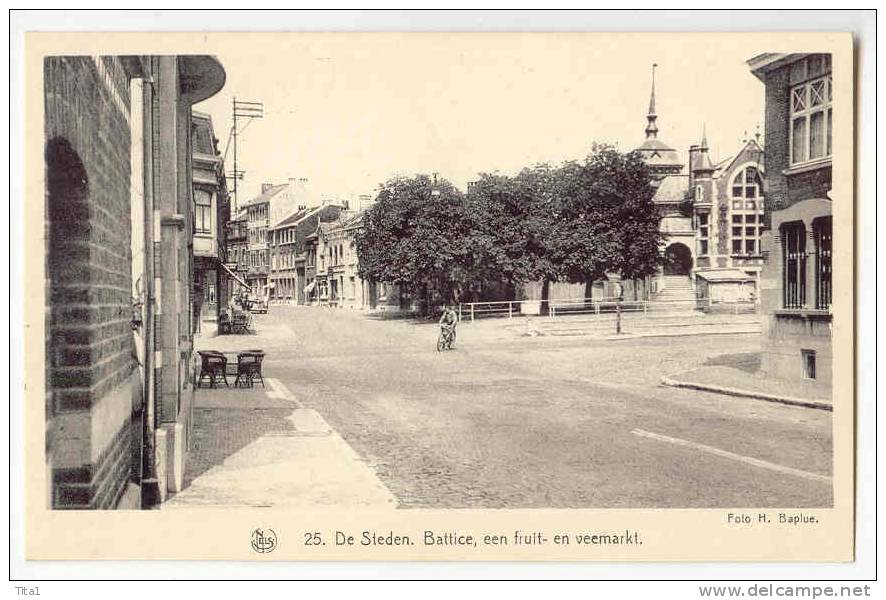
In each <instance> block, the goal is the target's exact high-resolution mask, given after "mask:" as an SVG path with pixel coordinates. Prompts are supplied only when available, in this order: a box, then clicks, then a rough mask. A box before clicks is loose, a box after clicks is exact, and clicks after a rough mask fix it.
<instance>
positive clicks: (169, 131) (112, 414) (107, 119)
mask: <svg viewBox="0 0 886 600" xmlns="http://www.w3.org/2000/svg"><path fill="white" fill-rule="evenodd" d="M224 81H225V72H224V69H223V68H222V66H221V64H220V63H219V62H218V61H217V60H216V59H215V58H213V57H210V56H199V55H191V56H172V55H168V56H95V57H89V56H76V57H73V56H57V57H47V58H46V59H45V60H44V97H45V120H44V134H45V168H46V190H45V192H46V193H45V223H46V249H45V256H46V262H45V268H46V271H45V272H46V281H45V288H46V313H45V315H46V316H45V327H46V343H45V357H46V378H45V381H46V463H47V494H48V498H47V501H48V503H49V505H50V506H51V507H53V508H81V509H82V508H92V509H110V508H138V507H140V506H141V507H146V506H152V505H154V504H156V503H158V502H160V501H162V500H163V499H164V498H165V497H166V494H167V493H169V492H175V491H178V490H179V489H180V488H181V485H182V474H183V472H184V461H185V458H186V455H187V450H188V447H189V445H190V439H189V435H188V434H189V432H190V415H191V406H192V397H193V390H194V387H193V385H194V384H193V382H194V369H193V366H194V365H193V357H192V339H193V331H194V323H195V320H194V314H193V302H192V293H193V286H192V282H193V272H194V266H193V254H192V244H193V231H194V208H193V207H194V198H193V185H192V182H193V174H192V157H193V147H192V143H193V140H192V129H191V106H192V105H193V104H195V103H197V102H200V101H202V100H204V99H206V98H208V97H210V96H212V95H213V94H215V93H216V92H218V91H219V90H220V89H221V87H222V86H223V85H224ZM148 82H149V84H148Z"/></svg>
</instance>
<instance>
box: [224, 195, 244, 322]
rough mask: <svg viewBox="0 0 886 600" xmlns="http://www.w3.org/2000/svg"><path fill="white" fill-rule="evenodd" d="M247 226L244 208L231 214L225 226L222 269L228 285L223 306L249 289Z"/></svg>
mask: <svg viewBox="0 0 886 600" xmlns="http://www.w3.org/2000/svg"><path fill="white" fill-rule="evenodd" d="M247 226H248V221H247V211H246V210H245V209H243V210H240V211H238V212H237V214H236V215H233V216H232V217H231V219H230V220H229V221H228V222H227V224H226V226H225V244H226V246H227V251H226V252H225V258H226V262H225V263H224V270H225V272H226V273H228V275H229V277H230V284H229V285H228V295H227V296H226V297H225V299H224V301H223V303H224V307H229V306H231V303H232V301H233V299H234V296H235V295H238V294H242V293H248V292H249V290H250V287H249V285H248V284H247V282H246V275H247V273H248V271H249V242H248V235H247Z"/></svg>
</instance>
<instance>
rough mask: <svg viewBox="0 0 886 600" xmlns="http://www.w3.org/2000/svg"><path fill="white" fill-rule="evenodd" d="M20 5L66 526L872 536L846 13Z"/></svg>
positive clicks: (47, 359) (243, 554)
mask: <svg viewBox="0 0 886 600" xmlns="http://www.w3.org/2000/svg"><path fill="white" fill-rule="evenodd" d="M30 35H31V37H30V38H29V40H28V41H29V45H28V60H29V62H28V65H29V66H30V67H34V68H35V71H32V72H29V75H30V76H31V80H30V85H29V87H28V92H33V91H36V90H39V92H40V93H41V94H42V95H41V97H40V98H37V97H33V96H27V94H26V97H27V100H28V102H29V103H31V104H34V105H38V106H36V107H30V108H29V109H28V110H29V111H30V112H29V115H30V116H31V117H34V116H36V117H38V120H37V121H36V127H34V128H32V129H29V130H27V131H26V135H25V138H26V144H27V145H28V148H29V149H30V150H33V151H32V152H31V153H30V154H29V156H31V157H36V158H37V159H38V160H39V158H41V157H42V163H41V164H36V165H35V164H33V163H32V164H30V166H29V168H30V171H29V172H31V173H34V174H36V176H37V177H39V176H41V175H42V189H41V188H40V187H37V185H36V184H33V185H32V186H31V187H30V188H28V191H29V196H28V197H29V203H30V204H31V206H30V207H29V210H30V211H31V212H30V213H29V215H30V218H31V219H32V220H31V223H33V228H32V229H33V231H34V232H37V235H38V237H39V239H35V241H33V242H28V247H27V249H26V250H27V251H29V252H30V253H29V254H27V255H26V260H27V261H29V262H28V263H27V264H29V265H30V264H33V265H35V267H34V269H35V270H34V272H33V273H32V274H29V277H30V279H29V280H26V282H25V289H26V294H27V296H26V297H27V302H26V304H27V306H26V311H27V315H28V317H27V318H26V328H32V329H29V333H28V334H27V336H28V337H27V339H26V341H25V344H26V360H27V361H28V364H32V363H33V364H35V365H37V368H38V369H39V370H38V371H31V373H30V375H29V379H28V381H29V382H33V383H34V387H29V388H28V390H27V394H28V395H29V397H30V400H31V403H30V404H31V405H33V406H29V408H28V413H27V414H26V427H25V437H26V440H27V442H28V444H29V448H31V449H32V450H33V449H36V450H34V451H33V452H30V453H29V454H28V455H27V464H28V469H27V482H28V489H27V491H26V497H27V499H28V506H29V507H34V508H35V509H37V510H38V511H39V514H40V515H42V516H41V517H40V518H41V519H46V521H45V523H46V526H47V527H49V525H48V523H50V522H51V523H55V525H54V526H53V527H55V528H56V530H58V529H57V528H58V527H63V524H64V523H71V524H75V523H77V522H78V521H79V520H81V519H88V522H91V523H100V522H102V518H103V517H101V516H89V515H95V514H96V513H107V514H110V513H114V515H115V516H114V517H113V519H115V520H114V521H113V522H115V523H116V522H118V521H116V519H117V518H125V517H126V515H121V517H117V516H116V515H118V514H121V513H132V514H133V515H135V514H136V513H139V515H140V516H139V517H138V518H139V523H140V525H139V526H140V527H151V528H153V527H156V528H158V529H156V530H155V531H157V532H158V533H159V532H160V531H165V529H163V528H164V527H166V526H167V525H164V523H176V525H175V527H177V528H179V529H178V530H179V532H180V538H181V539H180V541H179V543H180V544H181V545H182V546H181V548H187V547H189V546H188V544H192V543H193V544H196V546H195V547H203V546H200V545H201V544H204V545H206V547H209V546H208V544H210V543H212V544H215V547H216V548H217V552H218V553H221V554H213V555H212V557H219V558H220V557H222V556H230V557H232V558H238V559H246V560H250V559H251V558H263V557H269V558H272V559H279V560H286V559H296V560H319V559H334V560H342V559H343V560H349V559H350V557H351V556H353V557H354V558H355V559H366V558H370V559H371V558H372V556H373V555H371V554H370V553H371V552H372V551H377V552H379V553H380V554H378V555H377V556H378V557H380V558H381V559H383V560H389V559H394V560H402V559H406V560H413V559H419V560H451V559H456V560H490V559H492V558H495V557H501V558H503V559H505V560H527V559H535V560H537V559H538V558H539V557H541V556H543V555H545V556H546V555H547V553H551V556H553V557H555V558H556V559H557V560H566V559H572V560H600V559H603V558H609V559H618V560H641V559H643V560H650V559H661V558H664V557H668V556H670V557H672V558H673V559H675V560H685V559H689V558H694V559H697V558H698V557H699V556H702V554H701V553H703V552H708V553H710V554H705V555H704V556H710V557H711V559H714V560H716V559H718V558H719V557H722V558H726V559H731V560H736V559H739V558H740V557H742V556H747V557H749V558H751V559H759V560H790V559H794V558H795V557H801V558H802V557H807V558H805V559H806V560H812V559H815V560H844V559H847V558H850V557H851V553H852V530H851V523H852V519H853V513H852V510H853V505H852V494H853V491H852V490H853V488H852V486H853V451H852V446H853V437H852V436H853V434H852V422H853V419H854V414H855V413H854V410H855V409H854V401H853V395H852V393H853V392H852V390H853V384H852V382H853V379H852V378H853V374H852V373H853V363H852V358H851V349H852V344H853V330H854V321H853V311H852V302H853V298H854V291H853V284H852V282H853V272H854V262H853V261H854V259H853V253H852V247H853V243H854V241H853V235H854V233H853V229H852V222H853V212H852V211H853V208H852V206H853V197H854V191H853V190H854V188H853V180H852V172H853V160H854V158H853V157H854V153H853V150H852V145H851V140H852V135H853V134H852V127H853V123H854V100H853V98H854V93H855V92H854V83H853V81H854V79H853V77H854V76H853V69H854V67H853V51H852V38H851V36H850V35H848V34H841V33H832V34H825V33H808V34H784V35H769V36H761V35H754V34H747V35H745V34H737V33H736V34H732V33H722V34H678V33H674V34H669V33H658V34H653V33H647V34H618V33H611V34H603V33H600V34H590V33H553V32H546V33H489V34H481V33H440V32H424V33H417V32H412V33H404V32H400V33H397V32H373V33H310V32H299V33H295V32H292V33H285V32H265V33H262V32H253V33H240V34H238V33H227V34H225V33H221V32H216V33H208V34H186V33H178V34H167V35H157V36H154V38H152V36H151V34H146V33H141V34H140V33H130V34H125V33H117V34H107V35H106V36H105V37H104V40H103V41H97V40H95V39H89V36H88V35H84V34H80V35H79V36H77V35H74V34H72V35H71V36H70V37H66V36H64V35H55V36H54V35H51V34H39V33H37V34H30ZM715 38H718V39H720V40H721V41H722V43H717V44H713V43H712V41H713V40H714V39H715ZM38 111H39V112H38ZM38 146H39V147H38ZM29 181H30V180H29ZM35 181H41V179H39V178H38V179H36V180H35ZM841 238H842V239H841ZM38 274H40V275H41V276H39V277H38ZM38 331H40V332H42V333H41V334H40V335H34V334H35V333H36V332H38ZM35 361H36V362H35ZM38 405H39V406H38ZM35 434H42V436H41V437H40V438H39V439H32V438H33V436H34V435H35ZM36 469H39V472H38V471H36ZM534 511H539V512H538V514H539V515H541V516H540V517H539V518H540V519H542V520H540V521H538V522H537V523H538V525H537V526H536V525H534V524H533V521H534V518H533V517H532V516H531V515H533V514H535V513H534ZM146 512H148V513H150V514H148V515H144V514H143V513H146ZM579 514H582V515H595V516H594V517H593V518H591V519H586V518H585V519H583V520H582V521H581V525H578V524H576V525H574V526H573V527H571V528H569V529H566V528H563V527H562V525H560V524H559V523H560V521H559V520H564V522H565V520H566V519H569V518H571V517H570V515H579ZM299 515H321V517H318V518H317V520H316V521H314V522H311V523H309V522H308V521H310V519H308V518H306V517H305V518H304V519H302V517H300V516H299ZM336 515H340V516H343V515H349V516H348V517H347V518H341V517H339V520H338V521H336V518H337V517H336ZM361 515H365V516H368V517H367V519H363V518H362V517H361ZM428 515H433V519H431V517H430V516H428ZM446 515H451V516H452V518H453V519H455V520H454V521H452V522H451V523H450V522H448V521H445V519H446V518H448V517H447V516H446ZM606 515H612V520H611V521H607V516H606ZM672 516H673V518H674V519H683V521H680V523H682V524H681V525H680V526H679V527H678V526H677V525H676V524H675V525H674V526H673V527H670V528H668V526H666V525H665V524H664V522H666V521H667V520H668V519H670V518H671V517H672ZM241 517H242V519H241ZM545 518H550V519H551V520H550V521H544V519H545ZM96 519H97V520H96ZM228 519H230V520H229V521H228ZM401 519H402V520H401ZM462 519H464V520H462ZM468 519H470V520H468ZM657 519H658V520H659V521H657ZM435 520H436V521H435ZM694 520H698V522H699V523H706V524H709V525H710V524H715V525H711V526H716V527H718V528H721V529H722V531H723V532H724V533H722V534H710V533H704V532H701V531H699V532H697V533H693V534H692V535H697V537H699V538H702V539H703V540H704V541H702V542H691V541H689V538H687V541H686V545H685V546H681V545H680V544H681V543H682V542H680V543H678V542H676V541H674V540H675V539H676V538H675V537H674V536H682V535H683V534H678V533H676V532H677V531H678V530H683V528H684V527H687V526H688V527H691V525H684V524H691V523H692V522H693V521H694ZM82 522H86V521H82ZM109 522H110V521H109ZM226 522H227V523H229V524H230V527H227V526H226V525H225V523H226ZM235 522H236V523H237V528H236V531H234V530H233V529H234V527H233V524H234V523H235ZM241 523H244V524H245V525H242V526H241ZM398 523H402V524H403V525H402V527H399V528H398V525H397V524H398ZM452 523H457V524H452ZM554 523H557V525H554ZM675 523H676V521H675ZM315 524H316V526H314V525H315ZM517 525H520V526H517ZM36 526H39V525H35V527H36ZM72 526H73V525H72ZM204 526H205V527H209V528H211V529H212V530H213V532H214V533H213V534H212V535H218V536H220V537H219V538H217V539H213V540H214V541H213V540H210V539H208V538H205V539H204V538H202V537H201V535H198V534H197V533H196V532H198V531H200V528H201V527H204ZM181 527H184V529H181ZM656 527H661V528H662V531H661V532H659V531H657V530H656ZM41 531H42V529H41ZM186 532H192V534H189V533H186ZM561 532H566V533H561ZM94 535H95V536H96V539H95V541H94V542H88V541H87V542H75V541H73V540H70V539H66V536H61V537H59V538H58V539H54V538H53V541H52V542H51V543H50V542H48V541H47V539H48V538H46V536H43V535H41V536H39V538H40V543H39V544H36V543H35V545H34V546H33V548H34V552H33V554H34V556H35V557H37V558H40V557H43V558H61V557H62V555H63V554H64V555H67V553H70V552H76V548H77V547H78V544H80V543H85V544H87V545H89V546H90V547H93V545H91V544H94V547H97V548H98V547H101V548H105V549H106V546H104V544H102V543H101V542H100V541H99V539H105V538H106V536H112V535H113V532H112V531H108V532H101V531H98V532H95V533H94ZM717 535H723V536H725V537H724V538H722V540H730V539H733V538H731V537H730V536H737V537H735V538H734V541H733V542H728V543H726V544H724V543H723V541H722V540H720V541H718V538H717ZM742 536H746V537H742ZM791 536H800V537H791ZM803 536H807V537H805V538H804V537H803ZM222 538H224V541H222ZM234 539H235V540H237V542H236V544H235V545H236V546H237V547H236V548H232V547H230V545H231V543H230V540H234ZM665 539H667V540H669V541H668V542H667V546H668V547H667V548H666V547H665V546H666V544H664V542H663V540H665ZM803 539H808V540H810V541H809V542H808V543H798V540H803ZM824 539H830V540H831V543H828V544H826V543H824V542H823V541H822V540H824ZM761 540H774V541H772V542H771V543H770V542H768V541H766V542H763V541H761ZM55 543H58V544H60V545H59V546H58V548H59V549H58V550H57V552H56V551H53V550H49V549H47V548H49V547H50V546H49V545H47V544H50V545H51V544H55ZM120 543H121V544H124V543H125V542H123V541H121V542H120ZM692 543H697V544H698V545H697V546H696V547H695V548H690V544H692ZM730 544H733V545H732V546H731V547H730ZM38 546H39V548H40V549H38ZM123 547H124V546H121V549H122V548H123ZM127 548H129V547H127ZM142 550H143V551H144V553H143V554H142V553H140V551H139V550H132V549H127V550H125V551H124V550H121V551H120V554H118V555H114V556H113V558H177V557H178V555H177V554H176V553H172V552H171V553H170V554H169V555H164V553H163V550H162V549H161V548H160V546H155V545H153V544H150V543H149V544H148V546H147V547H144V548H142ZM89 552H90V553H91V554H90V556H106V554H105V551H104V550H97V549H93V550H90V551H89ZM107 552H108V553H111V552H113V550H108V551H107ZM182 552H185V550H182ZM195 552H198V553H199V552H201V551H200V550H195ZM348 552H352V554H351V555H349V554H348ZM794 552H795V553H796V555H794V554H791V553H794ZM484 553H485V554H484ZM743 553H746V554H743ZM74 557H76V556H74ZM106 557H109V558H111V557H112V556H106ZM204 557H205V556H204Z"/></svg>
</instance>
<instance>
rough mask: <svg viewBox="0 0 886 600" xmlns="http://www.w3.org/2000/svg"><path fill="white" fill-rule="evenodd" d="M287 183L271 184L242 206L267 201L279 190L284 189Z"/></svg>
mask: <svg viewBox="0 0 886 600" xmlns="http://www.w3.org/2000/svg"><path fill="white" fill-rule="evenodd" d="M288 185H289V184H288V183H281V184H280V185H275V186H272V187H271V188H269V189H268V190H267V191H265V192H264V193H262V194H259V195H258V196H256V197H255V198H253V199H252V200H249V201H248V202H246V203H245V204H244V205H243V206H252V205H254V204H262V203H264V202H269V201H270V200H271V198H273V197H274V196H276V195H277V194H279V193H280V192H282V191H283V190H285V189H286V187H287V186H288Z"/></svg>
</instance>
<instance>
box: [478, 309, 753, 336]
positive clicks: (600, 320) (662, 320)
mask: <svg viewBox="0 0 886 600" xmlns="http://www.w3.org/2000/svg"><path fill="white" fill-rule="evenodd" d="M460 333H462V335H465V336H467V335H471V336H472V337H474V338H476V339H482V340H486V341H494V340H503V339H509V340H513V339H514V338H515V337H517V338H520V337H586V338H590V339H597V340H622V339H637V338H645V337H674V336H681V337H682V336H698V335H740V334H759V333H760V319H759V316H757V315H739V316H734V317H733V316H730V315H726V316H723V315H691V316H683V317H659V316H652V317H644V316H642V315H629V316H625V318H624V319H623V320H622V333H621V335H616V334H615V317H614V316H612V315H605V316H601V317H594V316H587V315H568V316H558V317H554V318H551V317H546V316H534V317H528V318H527V317H525V316H519V317H514V318H512V319H508V318H489V319H482V320H481V319H478V320H477V321H475V322H473V323H472V322H470V321H465V322H463V323H462V324H461V325H460ZM465 339H467V338H465Z"/></svg>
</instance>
